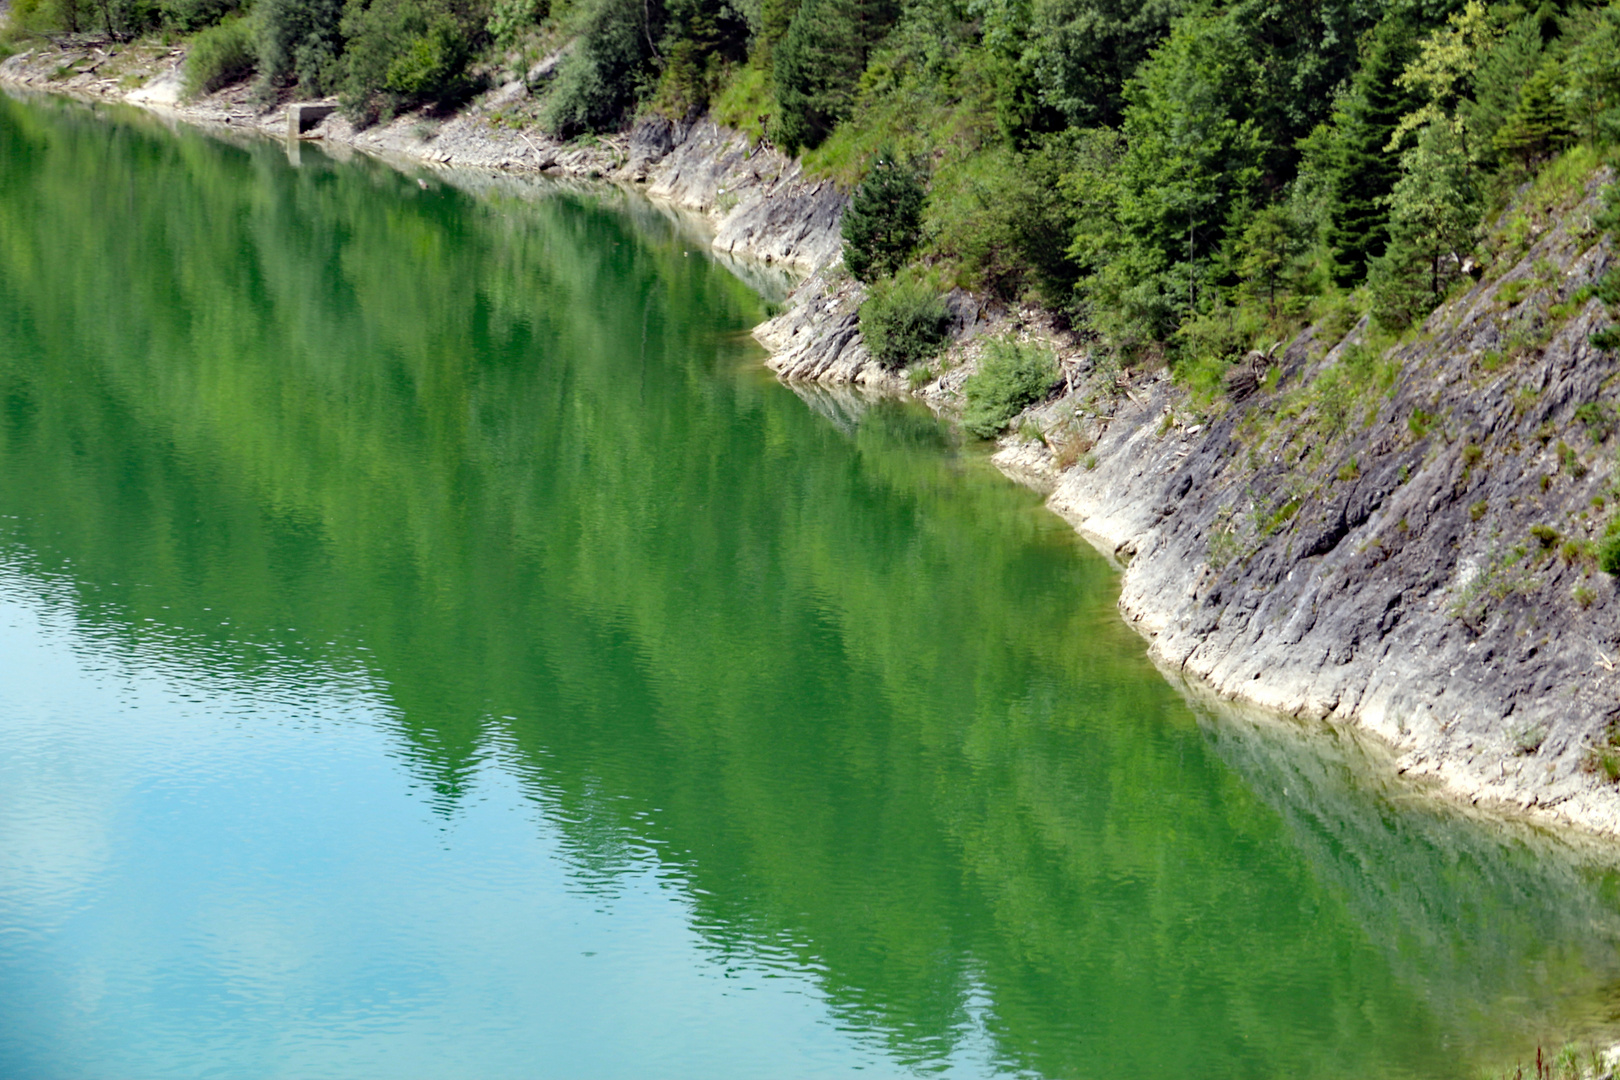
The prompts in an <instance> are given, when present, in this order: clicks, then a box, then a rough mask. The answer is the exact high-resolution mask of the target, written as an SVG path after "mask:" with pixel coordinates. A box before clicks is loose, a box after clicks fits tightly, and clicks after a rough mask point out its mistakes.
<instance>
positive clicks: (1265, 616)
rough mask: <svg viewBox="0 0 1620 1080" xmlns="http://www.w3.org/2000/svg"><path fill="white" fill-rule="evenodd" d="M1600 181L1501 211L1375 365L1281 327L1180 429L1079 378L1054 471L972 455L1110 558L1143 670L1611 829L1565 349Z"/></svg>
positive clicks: (1611, 362)
mask: <svg viewBox="0 0 1620 1080" xmlns="http://www.w3.org/2000/svg"><path fill="white" fill-rule="evenodd" d="M1610 179H1611V175H1610V173H1609V172H1608V170H1606V169H1605V170H1600V171H1598V172H1596V173H1593V174H1591V175H1588V176H1586V177H1584V178H1575V179H1572V180H1570V181H1568V182H1566V183H1565V184H1564V186H1563V187H1562V189H1561V188H1560V186H1559V184H1557V183H1555V182H1544V183H1543V184H1541V185H1538V186H1537V187H1535V188H1531V189H1528V190H1526V191H1524V192H1523V193H1521V196H1520V199H1519V201H1518V203H1517V204H1516V205H1515V208H1514V209H1513V210H1511V211H1510V212H1508V213H1506V214H1504V215H1503V216H1502V220H1501V221H1500V222H1499V223H1498V226H1497V228H1496V230H1495V232H1494V233H1493V235H1492V242H1493V243H1494V244H1495V245H1496V247H1497V249H1498V251H1499V253H1500V259H1499V262H1498V265H1499V266H1502V267H1505V271H1504V272H1501V273H1498V274H1494V275H1491V276H1489V277H1487V278H1486V279H1485V280H1483V281H1481V282H1479V283H1477V284H1474V285H1473V286H1472V287H1471V288H1468V289H1467V290H1466V291H1465V292H1463V293H1462V294H1461V295H1458V296H1456V297H1455V298H1453V299H1451V300H1450V301H1448V302H1447V303H1445V304H1444V305H1442V306H1441V307H1440V308H1439V309H1438V310H1437V311H1436V312H1435V313H1434V314H1433V315H1431V316H1430V317H1429V318H1428V319H1427V320H1426V321H1425V322H1424V323H1423V324H1422V326H1421V328H1420V329H1419V330H1418V331H1417V332H1415V333H1411V334H1409V335H1408V336H1407V338H1406V339H1404V340H1402V341H1400V342H1399V343H1396V344H1394V345H1393V346H1391V347H1389V348H1388V349H1386V350H1378V349H1375V348H1369V347H1368V342H1369V339H1370V330H1369V326H1368V324H1367V322H1366V320H1362V322H1361V323H1360V324H1358V325H1357V326H1356V327H1355V328H1354V329H1353V330H1352V331H1351V332H1350V333H1349V334H1348V336H1345V337H1343V338H1342V339H1334V338H1332V337H1331V336H1328V335H1325V334H1324V333H1323V332H1322V330H1321V329H1320V328H1317V329H1314V330H1312V331H1308V332H1306V333H1305V334H1302V335H1301V336H1300V337H1299V338H1297V339H1295V340H1294V341H1293V342H1291V343H1290V344H1289V345H1288V347H1287V349H1286V350H1285V351H1284V352H1283V353H1282V355H1281V358H1280V363H1279V364H1278V365H1277V366H1276V368H1275V369H1274V370H1273V371H1271V372H1268V373H1267V374H1266V375H1265V376H1264V378H1263V379H1262V380H1261V382H1260V388H1259V389H1258V390H1257V391H1256V392H1255V393H1254V394H1253V395H1252V396H1250V397H1249V398H1247V400H1245V401H1243V402H1242V403H1241V404H1225V403H1223V402H1218V403H1216V404H1215V405H1214V406H1213V407H1212V408H1211V407H1210V406H1208V405H1205V406H1202V409H1203V410H1204V411H1206V412H1208V413H1210V415H1208V416H1206V417H1204V418H1202V419H1203V422H1202V423H1200V422H1197V421H1198V420H1199V419H1200V418H1199V417H1198V416H1197V414H1198V413H1199V411H1200V408H1201V406H1200V403H1199V402H1198V401H1197V400H1196V399H1195V398H1194V397H1193V396H1192V395H1191V394H1189V393H1188V392H1186V391H1185V390H1181V389H1178V388H1177V387H1175V386H1173V385H1172V384H1171V383H1170V382H1169V381H1168V380H1167V379H1166V378H1164V377H1163V376H1148V377H1146V378H1140V379H1136V380H1122V379H1120V378H1119V377H1118V376H1113V375H1110V376H1109V377H1108V378H1107V379H1100V378H1098V377H1097V376H1095V375H1094V376H1093V378H1091V379H1090V380H1089V381H1087V380H1083V381H1082V385H1081V387H1080V389H1078V390H1077V391H1076V392H1075V393H1073V394H1065V395H1064V396H1063V397H1061V398H1060V399H1058V400H1056V401H1054V402H1050V403H1047V404H1045V405H1042V406H1040V407H1039V408H1037V409H1035V410H1032V412H1031V413H1030V414H1029V416H1030V419H1031V420H1033V421H1034V422H1035V423H1037V424H1038V425H1040V426H1041V427H1042V428H1043V429H1044V430H1045V431H1047V432H1048V433H1050V434H1049V435H1048V436H1047V437H1048V439H1050V441H1051V442H1052V443H1053V445H1054V446H1056V447H1057V449H1052V448H1050V447H1048V446H1047V445H1046V444H1045V443H1044V442H1034V441H1031V440H1028V439H1026V438H1023V437H1021V436H1013V437H1010V438H1009V439H1008V440H1007V445H1006V447H1005V448H1004V449H1003V450H1002V452H1001V453H1000V455H998V461H1000V462H1001V463H1002V464H1003V465H1004V467H1006V468H1007V469H1008V470H1009V471H1012V472H1014V473H1015V474H1019V475H1023V476H1025V477H1027V478H1033V479H1034V480H1035V481H1036V482H1042V483H1046V484H1049V485H1050V486H1051V487H1052V494H1051V498H1050V504H1051V506H1052V507H1053V508H1054V509H1055V510H1057V511H1058V512H1059V513H1061V514H1063V515H1064V516H1065V517H1067V518H1069V519H1070V520H1071V521H1073V522H1074V523H1075V524H1076V526H1077V527H1078V528H1080V529H1081V530H1082V531H1083V532H1084V533H1086V534H1087V535H1088V536H1090V537H1091V538H1093V539H1094V540H1095V541H1097V542H1099V544H1100V545H1101V546H1103V547H1104V548H1105V549H1106V550H1109V551H1112V552H1114V553H1115V554H1117V555H1118V557H1119V558H1120V560H1121V561H1122V562H1124V563H1125V564H1126V568H1125V574H1124V586H1123V592H1122V595H1121V600H1120V606H1121V608H1122V610H1123V611H1124V612H1125V614H1126V616H1127V617H1128V618H1129V619H1130V620H1131V621H1132V622H1133V623H1134V624H1135V625H1136V626H1138V627H1139V628H1140V629H1141V630H1142V631H1143V633H1144V634H1146V635H1147V636H1148V637H1149V638H1150V639H1151V641H1152V652H1153V654H1154V655H1155V656H1156V657H1157V658H1159V659H1160V660H1161V661H1162V662H1163V663H1164V664H1165V665H1167V666H1169V667H1172V668H1176V669H1183V670H1185V671H1187V672H1189V673H1192V674H1195V675H1197V676H1199V677H1201V678H1203V679H1206V680H1208V681H1209V682H1210V684H1212V685H1213V686H1214V688H1216V689H1217V690H1218V691H1220V692H1221V693H1223V694H1227V695H1231V696H1235V697H1239V698H1243V699H1247V700H1250V701H1253V702H1256V703H1259V704H1262V705H1265V706H1269V707H1272V708H1276V709H1280V710H1283V711H1285V712H1288V713H1294V714H1298V715H1301V716H1310V717H1326V718H1329V719H1332V720H1344V721H1355V722H1358V723H1360V724H1363V725H1365V726H1367V727H1368V728H1371V729H1372V730H1374V731H1376V732H1378V733H1379V734H1380V735H1382V736H1384V737H1385V738H1387V739H1388V740H1389V741H1390V742H1391V743H1393V744H1394V745H1395V746H1396V747H1397V748H1398V749H1399V750H1400V752H1401V754H1402V758H1401V768H1402V770H1403V771H1407V772H1413V773H1426V774H1433V775H1435V776H1437V777H1439V778H1440V779H1441V780H1443V781H1445V782H1446V783H1447V784H1448V785H1450V786H1451V787H1452V788H1454V789H1456V790H1459V791H1462V792H1466V793H1468V794H1470V795H1471V796H1472V797H1474V798H1475V799H1476V800H1477V799H1478V798H1480V797H1486V798H1493V799H1501V800H1505V801H1509V802H1512V803H1516V804H1518V805H1521V806H1526V807H1539V808H1541V809H1542V810H1544V811H1551V812H1552V813H1553V814H1554V815H1556V816H1559V817H1563V818H1566V819H1568V820H1571V821H1576V822H1579V823H1581V824H1583V825H1586V826H1590V827H1594V828H1598V829H1601V830H1604V831H1611V832H1612V831H1620V792H1617V790H1616V787H1615V780H1616V776H1617V775H1620V749H1617V746H1620V675H1617V674H1616V672H1615V664H1616V661H1617V659H1620V600H1617V597H1616V583H1615V579H1614V577H1612V576H1610V575H1609V574H1606V573H1602V572H1600V571H1598V570H1597V569H1596V553H1597V550H1598V547H1599V545H1600V543H1601V542H1602V539H1603V535H1604V532H1605V530H1606V529H1607V528H1608V527H1609V523H1610V522H1611V521H1614V520H1616V515H1617V506H1616V503H1617V494H1620V492H1617V490H1616V488H1617V481H1620V476H1617V473H1616V468H1615V465H1616V450H1617V439H1616V434H1615V432H1616V412H1615V405H1614V402H1615V398H1616V393H1615V391H1616V381H1617V378H1620V359H1617V357H1616V355H1615V353H1613V352H1612V351H1606V350H1603V349H1600V348H1598V347H1596V346H1595V345H1593V344H1592V342H1591V340H1590V339H1591V335H1592V334H1593V333H1594V332H1595V331H1599V330H1601V329H1602V328H1603V327H1605V326H1608V325H1610V324H1611V322H1612V321H1613V320H1612V318H1611V315H1610V313H1609V311H1607V310H1606V309H1605V305H1604V302H1603V300H1602V299H1600V298H1599V297H1598V296H1596V295H1593V294H1594V291H1597V292H1604V291H1606V290H1604V289H1602V288H1601V287H1600V286H1601V283H1602V282H1603V279H1604V275H1605V274H1607V273H1608V272H1609V271H1610V269H1611V267H1612V266H1613V265H1614V264H1615V262H1616V258H1615V254H1614V251H1613V247H1612V242H1611V240H1609V239H1608V238H1604V237H1601V236H1600V233H1599V230H1598V229H1597V228H1596V226H1595V225H1594V224H1593V218H1594V215H1595V213H1597V212H1598V209H1599V202H1598V196H1599V192H1600V190H1601V188H1602V186H1603V185H1604V184H1606V183H1607V182H1609V180H1610ZM1576 180H1580V181H1581V182H1578V183H1577V182H1576ZM1374 344H1376V343H1374ZM1099 385H1101V387H1102V389H1099ZM1109 391H1112V392H1109ZM1110 411H1111V413H1112V415H1111V417H1109V418H1108V419H1106V420H1099V419H1096V417H1097V416H1098V415H1099V414H1102V415H1104V416H1106V415H1107V414H1108V413H1110ZM1024 430H1025V431H1026V432H1028V431H1029V430H1030V428H1029V427H1028V426H1027V425H1026V426H1025V428H1024ZM1077 439H1078V440H1082V441H1081V445H1082V446H1083V445H1086V444H1089V443H1090V442H1091V441H1092V440H1093V439H1094V440H1095V445H1094V446H1091V448H1090V449H1089V450H1088V451H1086V452H1085V454H1084V456H1083V457H1081V458H1079V460H1077V461H1076V460H1069V461H1067V462H1065V460H1064V459H1065V458H1068V459H1073V458H1075V457H1076V450H1075V448H1074V440H1077ZM1063 464H1067V467H1062V465H1063Z"/></svg>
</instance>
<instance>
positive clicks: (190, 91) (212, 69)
mask: <svg viewBox="0 0 1620 1080" xmlns="http://www.w3.org/2000/svg"><path fill="white" fill-rule="evenodd" d="M255 30H256V27H255V25H254V22H253V20H251V19H242V18H233V19H226V20H225V21H224V22H222V23H220V24H219V25H218V26H211V27H209V28H208V29H207V30H204V31H203V32H202V33H200V34H198V35H197V36H196V37H195V38H193V39H192V41H191V51H190V52H189V53H187V54H186V69H185V91H186V96H187V97H196V96H197V95H199V94H211V93H213V92H214V91H215V90H218V89H219V88H220V87H222V86H229V85H230V84H231V83H233V82H236V81H237V80H238V79H242V78H246V77H247V76H248V75H249V74H251V73H252V71H253V67H254V63H255V61H256V60H257V59H258V56H257V51H256V50H255V48H254V44H255V41H254V38H255Z"/></svg>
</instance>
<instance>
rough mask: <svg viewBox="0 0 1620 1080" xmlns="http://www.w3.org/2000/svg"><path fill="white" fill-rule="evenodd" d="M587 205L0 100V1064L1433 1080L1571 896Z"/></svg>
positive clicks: (1605, 948) (1555, 864)
mask: <svg viewBox="0 0 1620 1080" xmlns="http://www.w3.org/2000/svg"><path fill="white" fill-rule="evenodd" d="M763 315H764V303H763V301H762V300H761V298H760V297H759V295H758V294H757V293H756V292H755V291H754V290H753V289H752V288H750V287H749V286H748V285H747V284H745V283H744V282H743V281H742V280H740V279H739V278H738V277H737V276H736V275H735V274H733V273H731V272H729V271H728V270H727V269H726V268H725V267H722V266H718V265H716V264H714V263H713V262H712V261H711V260H710V259H709V258H708V256H707V255H706V253H705V249H704V247H703V245H702V242H701V240H697V239H694V238H693V237H692V236H691V235H690V234H689V233H687V232H685V231H684V230H683V227H682V226H681V225H680V224H679V223H677V222H675V221H673V220H671V219H670V218H668V217H666V216H665V215H663V214H662V213H660V212H659V211H657V210H656V209H654V208H652V207H650V206H647V205H645V204H642V203H639V202H637V201H635V200H634V199H632V198H630V197H627V196H624V195H620V194H617V193H613V192H611V191H606V190H601V189H590V188H571V187H568V186H566V185H561V184H554V183H547V182H539V181H535V182H520V181H515V180H497V179H493V178H479V177H473V176H459V175H456V174H441V173H422V174H420V175H405V174H403V173H400V172H397V171H394V170H392V169H389V168H385V167H383V166H380V165H377V164H375V163H370V162H367V161H364V160H357V161H351V162H339V161H335V160H332V159H331V158H328V157H327V156H325V155H323V154H322V153H320V152H318V151H314V150H311V149H308V148H306V149H305V150H304V151H303V153H302V154H301V156H300V160H299V162H298V163H297V164H296V165H295V164H293V163H292V162H290V161H289V160H288V158H287V156H286V153H285V151H284V150H283V149H282V148H279V147H276V146H273V145H268V144H263V143H246V144H241V145H235V144H231V143H229V142H225V141H221V140H219V139H215V138H212V137H209V136H206V135H203V134H200V133H197V132H194V131H188V130H183V129H182V130H179V131H173V130H169V129H167V128H166V127H164V126H163V125H162V124H160V123H157V122H156V121H154V120H152V119H150V118H143V117H139V116H132V115H123V114H112V115H108V114H105V113H98V112H96V111H94V110H90V109H87V108H83V107H79V106H68V105H63V104H60V103H50V102H42V101H35V100H29V101H17V100H12V99H7V98H3V97H0V1075H4V1076H6V1077H19V1078H20V1077H41V1078H59V1077H86V1078H89V1077H96V1078H100V1077H105V1078H119V1080H133V1078H142V1077H180V1076H184V1077H191V1076H222V1077H233V1078H235V1077H298V1078H304V1077H328V1076H329V1077H346V1078H352V1077H461V1076H465V1077H587V1078H595V1077H619V1076H624V1077H687V1076H690V1077H813V1076H822V1075H843V1074H848V1073H850V1072H853V1071H856V1070H859V1071H861V1072H862V1074H863V1075H873V1076H914V1075H946V1076H963V1077H986V1076H1031V1077H1071V1076H1072V1077H1091V1076H1115V1075H1121V1076H1123V1075H1131V1076H1146V1077H1161V1076H1162V1077H1172V1076H1174V1077H1183V1076H1190V1075H1196V1076H1207V1077H1272V1076H1323V1077H1337V1076H1344V1077H1351V1076H1357V1077H1366V1076H1461V1075H1471V1074H1472V1073H1473V1071H1474V1069H1475V1068H1476V1066H1477V1065H1479V1064H1480V1063H1482V1062H1484V1063H1495V1062H1497V1061H1499V1060H1503V1059H1505V1058H1507V1057H1511V1056H1512V1055H1514V1054H1520V1053H1523V1052H1524V1051H1525V1049H1526V1047H1529V1048H1531V1049H1533V1047H1534V1045H1535V1041H1536V1040H1537V1039H1543V1038H1546V1037H1548V1035H1549V1033H1551V1034H1554V1035H1556V1036H1557V1037H1559V1038H1561V1037H1562V1036H1563V1034H1565V1033H1570V1032H1575V1033H1589V1032H1595V1031H1600V1030H1602V1029H1603V1028H1604V1025H1605V1024H1606V1023H1608V1022H1609V1019H1610V1017H1611V1016H1613V1015H1614V1014H1615V1010H1614V1008H1613V1003H1614V1002H1615V999H1616V996H1617V993H1620V992H1617V991H1616V990H1615V987H1616V986H1620V981H1617V980H1620V962H1617V957H1616V950H1615V945H1616V941H1617V940H1620V899H1617V890H1616V882H1617V879H1616V877H1615V875H1614V873H1613V872H1612V869H1611V866H1612V864H1611V862H1610V861H1609V860H1608V859H1607V857H1606V856H1605V855H1603V854H1602V853H1598V854H1581V853H1579V852H1578V851H1574V850H1572V849H1570V848H1568V847H1567V846H1564V845H1560V844H1557V843H1554V842H1552V841H1550V840H1548V839H1547V838H1544V837H1541V836H1539V834H1537V833H1535V832H1534V831H1532V830H1528V829H1522V828H1509V827H1503V826H1499V825H1493V824H1490V823H1481V822H1471V821H1469V820H1466V819H1463V818H1461V817H1459V816H1457V815H1455V814H1453V813H1451V812H1449V811H1447V810H1445V809H1443V808H1442V807H1440V806H1439V805H1437V804H1435V803H1432V802H1429V801H1424V800H1421V799H1415V798H1413V797H1412V796H1411V794H1410V793H1409V792H1408V791H1407V790H1406V789H1403V788H1400V787H1397V786H1394V785H1392V784H1391V783H1389V782H1388V777H1387V771H1380V770H1379V768H1378V763H1377V762H1371V763H1369V762H1368V761H1367V760H1366V758H1365V756H1364V755H1363V754H1362V753H1361V752H1360V751H1359V750H1358V749H1357V748H1356V747H1355V746H1354V745H1353V744H1352V743H1348V742H1346V741H1345V740H1344V739H1342V738H1340V737H1336V736H1334V735H1332V734H1331V733H1310V732H1307V731H1304V730H1301V729H1297V728H1292V727H1289V726H1286V725H1272V724H1266V723H1251V722H1249V721H1247V720H1245V719H1244V718H1242V717H1234V716H1230V715H1227V714H1224V713H1215V712H1210V711H1209V710H1207V709H1202V708H1200V709H1195V708H1194V707H1193V706H1191V705H1189V704H1188V702H1187V701H1186V700H1185V699H1184V698H1183V697H1182V696H1181V694H1180V693H1178V692H1177V691H1176V690H1175V689H1174V688H1173V687H1172V686H1170V685H1169V684H1168V683H1166V682H1165V680H1164V679H1163V678H1162V677H1161V676H1160V675H1159V674H1158V673H1157V672H1156V671H1155V670H1154V669H1153V668H1152V667H1151V666H1150V665H1149V664H1148V663H1147V662H1146V660H1145V659H1144V645H1143V642H1142V641H1141V640H1140V639H1139V638H1137V637H1136V636H1134V635H1133V634H1132V633H1131V632H1129V630H1127V629H1126V628H1125V627H1124V626H1123V625H1121V623H1120V621H1119V619H1118V617H1117V615H1116V613H1115V610H1114V600H1115V597H1116V595H1117V580H1116V578H1115V576H1114V574H1113V572H1112V571H1111V570H1110V569H1109V568H1108V567H1107V566H1106V565H1105V564H1104V563H1103V562H1102V561H1101V560H1100V559H1098V558H1096V557H1095V556H1094V555H1093V554H1091V553H1090V552H1089V551H1088V550H1087V549H1085V548H1084V546H1083V545H1082V544H1081V543H1080V542H1079V541H1078V540H1077V539H1076V538H1075V536H1074V535H1073V534H1072V532H1070V531H1069V530H1068V529H1067V528H1066V527H1065V526H1063V525H1062V523H1061V522H1059V521H1057V520H1056V519H1054V518H1052V517H1051V516H1050V515H1048V514H1046V513H1045V511H1044V510H1042V509H1041V507H1040V503H1039V499H1038V498H1037V497H1036V496H1034V495H1032V494H1030V493H1028V492H1026V491H1023V490H1021V489H1019V488H1016V487H1014V486H1013V485H1011V484H1009V483H1007V482H1006V481H1005V480H1003V479H1002V478H1001V477H999V476H998V475H996V474H995V473H994V472H993V470H991V469H990V468H989V467H988V465H987V464H986V463H985V461H984V459H983V455H982V451H980V450H977V449H975V448H973V447H966V448H964V447H962V446H960V445H959V444H958V443H957V442H956V441H955V439H954V438H953V437H952V436H951V435H950V434H949V433H948V432H946V431H944V430H942V429H941V428H940V427H939V426H938V425H937V424H936V423H935V421H934V420H933V419H932V418H931V417H930V416H929V415H928V414H927V413H926V412H922V411H920V410H917V409H911V408H906V407H902V406H900V405H897V404H893V403H888V404H870V403H862V402H859V401H856V400H853V399H845V398H839V397H837V396H834V395H827V394H822V393H811V392H808V391H806V392H805V394H804V396H803V397H801V396H798V395H796V394H795V393H793V392H792V391H790V390H788V389H787V388H784V387H782V386H780V385H778V384H776V383H775V382H773V381H771V380H769V379H768V378H766V377H765V376H764V374H763V373H762V371H761V369H760V363H759V362H760V359H761V354H760V352H759V350H758V348H757V346H755V345H754V344H753V343H752V342H751V340H750V339H749V337H748V334H747V329H748V328H749V327H750V326H752V325H753V324H755V323H756V322H757V321H758V320H759V319H760V318H762V317H763Z"/></svg>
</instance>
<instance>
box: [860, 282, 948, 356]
mask: <svg viewBox="0 0 1620 1080" xmlns="http://www.w3.org/2000/svg"><path fill="white" fill-rule="evenodd" d="M950 329H951V313H950V312H948V311H946V310H945V303H944V301H942V300H941V299H940V298H939V294H938V293H937V292H935V291H934V289H933V288H931V287H930V286H929V285H928V284H927V283H925V282H920V281H900V280H896V281H891V282H886V283H880V284H878V285H877V286H875V287H874V288H873V289H872V295H871V296H869V297H867V300H866V303H864V304H862V305H861V340H862V341H864V342H866V348H867V350H868V351H870V352H871V354H872V356H873V357H875V358H876V359H877V362H878V363H880V364H882V365H883V366H884V367H886V368H888V369H889V370H890V371H898V370H900V369H901V368H903V367H905V366H907V365H908V364H916V363H921V362H922V361H925V360H928V359H931V358H932V357H933V356H934V355H935V354H937V353H938V352H939V350H940V349H941V348H943V347H944V345H945V341H946V339H947V338H948V337H949V336H950Z"/></svg>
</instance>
